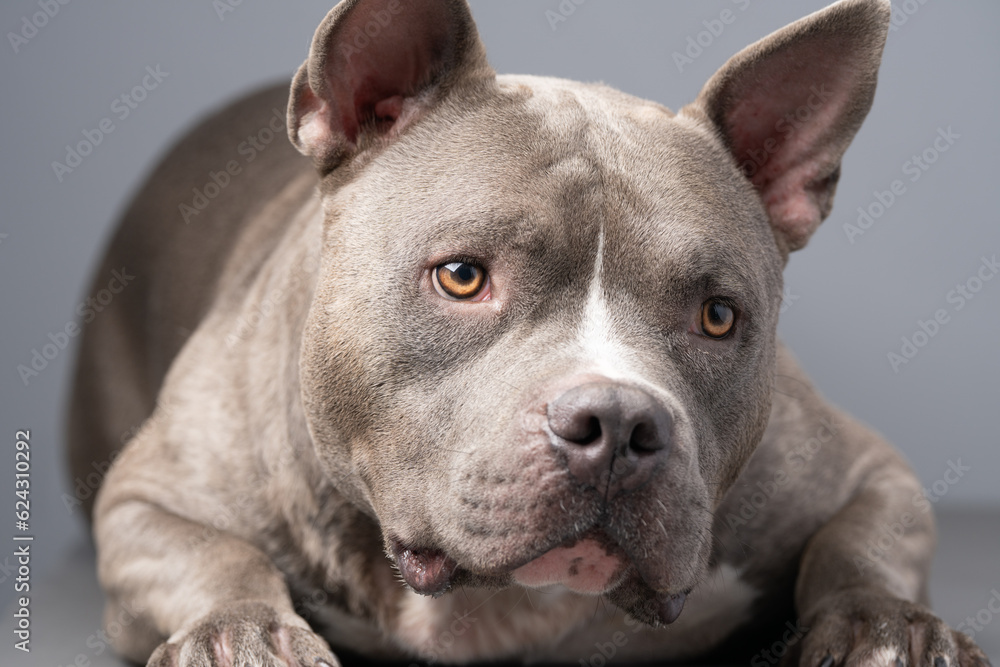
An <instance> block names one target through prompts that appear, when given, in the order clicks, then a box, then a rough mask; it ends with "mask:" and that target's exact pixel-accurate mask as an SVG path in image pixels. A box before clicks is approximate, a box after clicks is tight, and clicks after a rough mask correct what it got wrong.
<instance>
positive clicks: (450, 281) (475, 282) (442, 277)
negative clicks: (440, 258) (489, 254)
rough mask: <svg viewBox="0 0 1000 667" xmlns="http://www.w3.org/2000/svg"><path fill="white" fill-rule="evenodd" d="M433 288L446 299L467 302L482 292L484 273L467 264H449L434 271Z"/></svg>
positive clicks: (484, 283)
mask: <svg viewBox="0 0 1000 667" xmlns="http://www.w3.org/2000/svg"><path fill="white" fill-rule="evenodd" d="M432 275H433V278H434V288H435V289H437V291H438V293H439V294H440V295H441V296H443V297H445V298H446V299H458V300H460V301H467V300H469V299H473V298H475V297H476V296H478V295H479V294H480V292H482V291H483V287H484V286H485V285H486V271H484V270H483V269H481V268H480V267H478V266H476V265H475V264H469V263H467V262H451V263H449V264H442V265H440V266H438V267H437V268H435V269H434V272H433V274H432Z"/></svg>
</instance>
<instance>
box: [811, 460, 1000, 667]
mask: <svg viewBox="0 0 1000 667" xmlns="http://www.w3.org/2000/svg"><path fill="white" fill-rule="evenodd" d="M921 493H922V492H921V490H920V487H919V484H918V483H917V481H916V480H915V479H913V477H912V475H911V474H910V473H909V471H907V470H905V468H904V466H903V464H902V463H901V462H898V461H895V460H894V461H883V462H882V463H881V464H880V470H878V471H875V472H874V473H873V474H872V475H870V476H869V478H868V480H867V481H866V482H864V484H863V485H862V488H860V489H859V490H858V492H857V493H856V494H855V495H854V496H853V498H852V500H851V501H850V502H849V503H848V504H847V505H846V506H845V507H843V508H842V509H841V510H840V511H839V512H838V513H837V514H836V515H835V516H834V518H833V519H832V520H831V521H830V522H829V523H828V524H826V525H825V526H824V527H823V528H822V529H821V530H820V531H819V532H817V533H816V534H815V535H814V536H813V537H812V539H811V540H810V541H809V543H808V544H807V546H806V549H805V551H804V553H803V556H802V561H801V566H800V571H799V577H798V581H797V583H796V591H795V602H796V608H797V609H798V611H799V615H800V618H801V621H802V624H803V625H804V626H806V627H808V628H809V632H808V634H807V636H806V638H805V640H804V642H803V643H802V652H801V657H800V659H799V663H798V664H800V665H803V666H808V667H834V666H839V665H880V666H881V665H887V666H889V667H904V666H905V667H911V666H912V667H951V666H958V665H961V666H962V667H980V666H982V665H988V664H989V661H988V660H987V659H986V656H985V655H984V654H983V653H982V651H980V650H979V648H978V647H977V646H976V645H975V644H974V643H973V641H972V640H971V639H970V638H969V637H968V636H967V635H965V634H962V633H961V632H956V631H953V630H952V629H951V628H949V627H948V626H947V625H946V624H945V623H944V622H943V621H942V620H941V619H939V618H937V617H936V616H935V615H934V614H933V613H931V611H930V609H928V607H927V606H926V604H927V592H926V584H927V575H928V572H929V569H930V562H931V556H932V552H933V549H934V523H933V517H932V515H931V512H930V505H929V503H928V502H927V501H926V500H925V499H924V498H923V496H922V495H921ZM793 659H794V658H793Z"/></svg>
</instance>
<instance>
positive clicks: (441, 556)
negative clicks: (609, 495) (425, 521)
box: [390, 529, 629, 596]
mask: <svg viewBox="0 0 1000 667" xmlns="http://www.w3.org/2000/svg"><path fill="white" fill-rule="evenodd" d="M390 551H391V556H392V560H393V561H394V562H395V564H396V568H397V569H398V570H399V574H400V576H401V577H402V579H403V581H405V582H406V584H407V585H408V586H409V587H410V588H412V589H413V590H414V591H415V592H417V593H420V594H421V595H433V596H437V595H440V594H442V593H444V592H445V591H447V590H448V588H449V587H450V586H451V584H452V583H454V581H455V579H456V578H457V577H461V574H462V573H460V569H461V568H460V566H459V565H458V562H457V561H455V559H453V558H452V557H451V556H449V555H448V554H447V553H446V552H444V551H442V550H441V549H433V548H415V547H409V546H406V545H404V544H403V543H402V542H401V541H399V540H395V539H394V540H391V542H390ZM628 566H629V559H628V556H627V555H626V554H625V552H624V551H623V550H622V548H621V547H620V546H618V545H617V544H615V542H614V541H613V540H612V539H611V538H610V537H608V536H607V535H606V534H605V533H604V532H603V531H600V530H597V529H593V530H589V531H587V532H585V533H583V534H581V535H577V536H576V537H574V538H572V539H570V540H568V541H566V542H563V543H562V544H559V545H557V546H555V547H551V548H548V549H546V550H545V551H543V552H542V553H540V554H538V555H536V556H534V557H532V558H531V559H530V560H528V561H527V562H523V563H515V564H513V565H511V566H506V567H502V568H500V569H498V570H497V571H494V572H489V573H485V572H483V573H479V574H482V575H486V576H487V577H489V578H490V579H498V578H501V579H512V580H513V581H514V582H515V583H517V584H519V585H521V586H525V587H527V588H535V589H538V588H547V587H549V586H555V585H562V586H564V587H566V588H567V589H569V590H571V591H573V592H575V593H580V594H583V595H600V594H602V593H607V592H608V591H610V590H612V589H613V588H615V587H616V586H617V585H618V584H619V583H621V581H622V579H623V578H624V576H625V572H626V570H627V569H628Z"/></svg>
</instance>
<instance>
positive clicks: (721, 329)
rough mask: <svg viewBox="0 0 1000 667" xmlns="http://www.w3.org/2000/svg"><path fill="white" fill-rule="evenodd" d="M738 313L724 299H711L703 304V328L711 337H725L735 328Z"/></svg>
mask: <svg viewBox="0 0 1000 667" xmlns="http://www.w3.org/2000/svg"><path fill="white" fill-rule="evenodd" d="M735 323H736V313H734V312H733V309H732V308H730V307H729V305H727V304H726V303H725V302H724V301H719V300H718V299H709V300H708V301H706V302H705V303H703V304H702V306H701V330H702V332H703V333H704V334H705V335H706V336H708V337H709V338H725V337H726V336H728V335H729V333H730V332H731V331H732V330H733V325H734V324H735Z"/></svg>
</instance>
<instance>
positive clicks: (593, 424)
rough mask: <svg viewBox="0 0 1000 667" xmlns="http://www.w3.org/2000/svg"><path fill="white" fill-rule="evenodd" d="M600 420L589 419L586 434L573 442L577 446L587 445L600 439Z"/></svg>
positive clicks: (595, 418)
mask: <svg viewBox="0 0 1000 667" xmlns="http://www.w3.org/2000/svg"><path fill="white" fill-rule="evenodd" d="M601 433H602V431H601V420H600V419H598V418H597V417H591V418H590V419H588V420H587V429H586V433H585V434H584V436H583V437H582V438H580V439H579V440H574V441H573V442H575V443H577V444H578V445H589V444H590V443H592V442H596V441H598V440H600V439H601Z"/></svg>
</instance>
